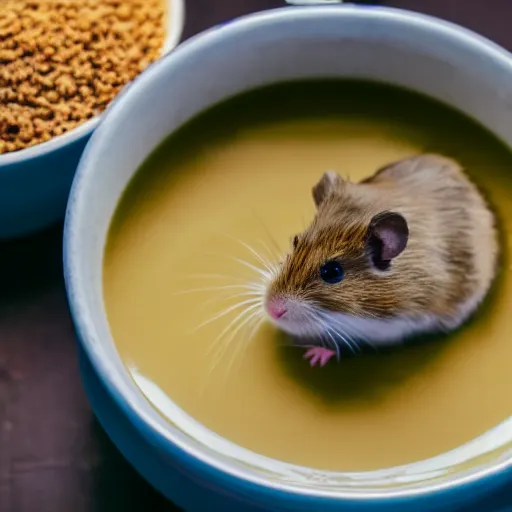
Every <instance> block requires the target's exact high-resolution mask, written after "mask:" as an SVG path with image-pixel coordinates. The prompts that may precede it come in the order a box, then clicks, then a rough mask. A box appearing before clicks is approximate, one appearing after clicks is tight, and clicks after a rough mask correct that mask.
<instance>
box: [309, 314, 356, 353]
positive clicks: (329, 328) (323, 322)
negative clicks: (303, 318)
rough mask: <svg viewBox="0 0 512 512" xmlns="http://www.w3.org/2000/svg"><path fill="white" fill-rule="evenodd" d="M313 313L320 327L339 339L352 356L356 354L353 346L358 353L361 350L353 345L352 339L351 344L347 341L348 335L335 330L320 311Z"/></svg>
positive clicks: (328, 319)
mask: <svg viewBox="0 0 512 512" xmlns="http://www.w3.org/2000/svg"><path fill="white" fill-rule="evenodd" d="M315 313H316V314H315V320H317V321H318V322H319V323H320V325H322V327H323V328H324V329H326V330H327V332H331V333H332V334H334V335H335V336H337V337H339V338H341V341H343V343H344V344H345V345H346V346H347V347H348V348H349V349H350V351H351V352H352V353H353V354H354V355H355V354H356V351H355V350H354V346H355V347H356V348H357V349H358V350H359V351H361V349H360V348H359V346H358V345H357V343H355V342H354V340H353V339H352V343H350V341H349V340H348V339H347V338H348V335H347V334H346V333H345V332H343V333H342V332H340V331H339V329H336V328H335V327H334V326H333V325H332V323H331V322H330V318H329V317H328V316H326V315H324V314H322V311H318V310H317V311H316V312H315Z"/></svg>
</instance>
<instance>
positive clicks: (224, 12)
mask: <svg viewBox="0 0 512 512" xmlns="http://www.w3.org/2000/svg"><path fill="white" fill-rule="evenodd" d="M186 3H187V13H186V17H187V22H186V29H185V35H184V38H188V37H190V36H191V35H193V34H195V33H198V32H200V31H202V30H204V29H206V28H208V27H210V26H213V25H216V24H218V23H220V22H223V21H227V20H229V19H232V18H234V17H237V16H240V15H242V14H245V13H249V12H253V11H259V10H263V9H269V8H274V7H279V6H282V5H284V0H189V1H188V2H186ZM375 3H377V2H375ZM378 3H380V4H383V5H388V6H394V7H401V8H406V9H411V10H415V11H421V12H424V13H428V14H432V15H435V16H438V17H440V18H444V19H447V20H451V21H455V22H457V23H459V24H461V25H465V26H466V27H468V28H471V29H473V30H475V31H477V32H480V33H481V34H483V35H485V36H487V37H489V38H491V39H493V40H494V41H496V42H497V43H499V44H501V45H503V46H504V47H505V48H507V49H509V50H512V30H511V29H510V22H509V20H510V19H511V18H512V1H511V0H389V1H381V2H378ZM61 238H62V226H56V227H54V228H52V229H51V230H49V231H47V232H45V233H42V234H39V235H37V236H35V237H32V238H30V239H25V240H20V241H16V242H9V243H0V511H2V512H86V511H87V512H100V511H101V512H102V511H111V510H123V511H124V512H129V511H139V510H146V509H147V510H151V511H153V512H158V511H163V512H172V511H176V510H177V509H176V508H175V507H173V506H172V505H171V504H169V503H168V502H166V501H165V500H164V499H163V498H162V497H161V496H160V495H159V494H157V493H156V492H155V491H154V490H153V489H152V488H151V487H150V486H149V485H148V484H146V483H145V482H144V481H143V480H142V479H141V478H140V477H139V476H138V475H137V474H136V473H135V471H134V470H133V469H132V468H131V467H130V466H129V465H128V463H127V462H126V461H125V460H124V459H123V457H122V456H121V455H120V454H119V453H118V452H117V450H116V449H115V448H114V447H113V445H112V444H111V442H110V441H109V440H108V438H107V437H106V435H105V434H104V432H103V431H102V429H101V427H99V425H98V423H97V422H96V421H95V419H94V416H93V414H92V412H91V410H90V408H89V405H88V403H87V400H86V398H85V395H84V392H83V390H82V387H81V383H80V379H79V375H78V367H77V360H76V346H75V338H74V333H73V328H72V323H71V319H70V315H69V311H68V307H67V303H66V296H65V292H64V285H63V279H62V264H61V249H62V247H61Z"/></svg>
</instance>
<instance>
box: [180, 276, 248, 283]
mask: <svg viewBox="0 0 512 512" xmlns="http://www.w3.org/2000/svg"><path fill="white" fill-rule="evenodd" d="M185 279H186V280H189V279H232V280H233V281H238V282H242V283H246V282H247V278H245V277H237V276H229V275H227V274H192V275H189V276H183V277H182V278H181V280H185Z"/></svg>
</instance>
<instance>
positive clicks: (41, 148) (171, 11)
mask: <svg viewBox="0 0 512 512" xmlns="http://www.w3.org/2000/svg"><path fill="white" fill-rule="evenodd" d="M165 1H166V5H167V18H168V19H169V20H170V24H169V25H168V27H167V33H166V37H165V40H164V44H163V46H162V54H161V56H160V57H159V58H158V59H157V60H156V61H159V60H160V59H162V58H164V57H165V56H166V55H167V54H168V53H169V52H170V51H171V50H173V49H174V48H175V47H176V46H178V44H179V42H180V41H181V38H182V36H183V31H184V28H185V0H165ZM156 61H155V62H156ZM132 82H133V80H132ZM132 82H128V83H127V84H125V85H124V86H123V87H122V88H121V90H120V91H119V92H118V94H117V95H116V97H114V98H113V99H112V101H111V102H110V104H109V105H107V109H108V108H109V107H110V105H112V103H113V102H114V101H115V99H116V98H117V97H118V96H119V95H120V94H122V93H123V92H124V91H125V90H126V88H127V87H129V86H130V85H131V83H132ZM107 109H105V110H104V111H103V112H101V113H100V114H98V115H96V116H94V117H93V118H92V119H89V120H88V121H86V122H85V123H82V124H80V125H78V126H77V127H76V128H73V129H72V130H70V131H69V132H67V133H64V134H62V135H58V136H57V137H53V138H51V139H50V140H48V141H46V142H42V143H41V144H36V145H35V146H31V147H28V148H25V149H20V150H18V151H12V152H9V153H3V154H0V172H1V171H2V167H4V166H8V165H10V164H17V163H20V162H24V161H27V160H32V159H35V158H39V157H41V156H44V155H46V154H48V153H51V152H53V151H58V150H59V149H61V148H63V147H65V146H67V145H68V144H73V143H75V142H76V141H78V140H80V139H83V138H85V137H87V136H88V135H90V134H91V133H92V132H93V131H94V130H95V129H96V127H97V126H98V124H99V123H100V121H101V119H102V118H103V116H104V115H105V112H106V111H107Z"/></svg>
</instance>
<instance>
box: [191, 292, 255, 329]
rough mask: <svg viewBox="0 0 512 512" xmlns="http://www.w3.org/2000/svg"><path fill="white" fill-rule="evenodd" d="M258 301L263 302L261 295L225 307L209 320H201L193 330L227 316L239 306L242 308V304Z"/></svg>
mask: <svg viewBox="0 0 512 512" xmlns="http://www.w3.org/2000/svg"><path fill="white" fill-rule="evenodd" d="M256 303H257V304H261V299H260V298H259V297H257V298H253V299H247V300H244V301H242V302H237V303H236V304H233V305H232V306H229V307H227V308H225V309H224V310H222V311H220V312H219V313H217V314H216V315H214V316H213V317H212V318H209V319H208V320H206V321H204V322H201V323H200V324H199V325H198V326H197V327H195V328H194V330H193V331H192V332H196V331H197V330H199V329H201V328H203V327H205V326H206V325H208V324H211V323H212V322H215V321H216V320H219V319H220V318H222V317H223V316H226V315H228V314H229V313H231V312H232V311H235V310H236V309H237V308H240V307H242V306H245V305H249V304H256Z"/></svg>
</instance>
